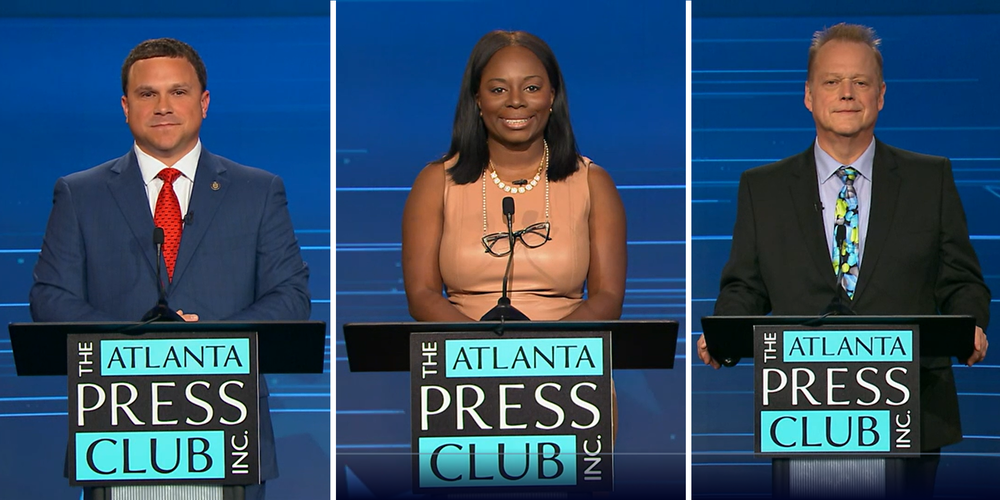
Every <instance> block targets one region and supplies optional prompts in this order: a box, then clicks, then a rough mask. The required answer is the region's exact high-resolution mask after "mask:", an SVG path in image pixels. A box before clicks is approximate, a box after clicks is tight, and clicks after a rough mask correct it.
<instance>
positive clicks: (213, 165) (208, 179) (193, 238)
mask: <svg viewBox="0 0 1000 500" xmlns="http://www.w3.org/2000/svg"><path fill="white" fill-rule="evenodd" d="M225 174H226V167H225V166H223V165H222V163H221V162H220V161H219V160H218V158H217V157H216V156H215V155H213V154H211V153H209V152H208V151H207V150H205V149H204V148H202V150H201V157H200V158H198V170H197V172H196V173H195V176H194V188H193V189H192V191H191V200H190V202H189V203H188V212H187V214H188V217H189V219H188V220H189V221H190V222H189V223H186V224H184V232H183V233H182V234H181V246H180V248H179V249H178V250H177V264H176V266H175V267H174V279H173V281H171V283H170V286H171V288H173V287H174V286H176V285H177V283H178V282H179V281H180V280H181V279H183V277H184V271H185V270H186V269H187V267H188V265H189V264H190V263H191V258H192V257H193V256H194V252H195V249H197V248H198V245H199V244H201V240H202V238H204V236H205V233H206V232H207V231H208V226H209V224H208V223H209V222H210V221H211V220H212V218H213V217H215V212H216V211H217V210H218V209H219V205H220V204H221V203H222V199H223V198H224V197H225V195H226V190H227V188H228V187H229V180H228V178H227V177H226V175H225Z"/></svg>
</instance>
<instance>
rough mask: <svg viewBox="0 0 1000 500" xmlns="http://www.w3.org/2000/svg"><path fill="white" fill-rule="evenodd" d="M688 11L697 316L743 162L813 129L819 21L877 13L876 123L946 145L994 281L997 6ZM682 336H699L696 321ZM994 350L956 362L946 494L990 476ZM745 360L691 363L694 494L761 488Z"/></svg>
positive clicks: (800, 5)
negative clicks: (808, 79)
mask: <svg viewBox="0 0 1000 500" xmlns="http://www.w3.org/2000/svg"><path fill="white" fill-rule="evenodd" d="M693 15H694V19H693V21H692V71H693V73H692V77H691V80H692V98H691V101H692V121H693V123H692V165H691V168H692V181H693V184H692V188H691V189H692V207H691V213H692V225H693V236H692V241H691V245H692V254H693V261H694V264H693V269H692V274H693V281H692V284H691V287H692V317H693V318H694V319H695V321H694V325H699V323H698V322H697V319H698V318H701V317H702V316H706V315H710V314H711V313H712V309H713V307H714V306H715V303H714V300H715V297H716V295H717V294H718V290H719V275H720V273H721V270H722V266H723V264H725V261H726V259H727V257H728V255H729V247H730V243H731V240H730V238H731V235H732V229H733V223H734V221H735V217H736V190H737V184H738V182H739V176H740V173H741V172H743V171H744V170H745V169H748V168H752V167H755V166H758V165H763V164H765V163H769V162H772V161H776V160H778V159H781V158H785V157H788V156H791V155H793V154H797V153H799V152H801V151H803V150H804V149H806V148H807V147H808V146H809V144H810V143H811V141H812V140H813V138H814V137H815V126H814V123H813V120H812V116H811V115H810V113H809V111H808V110H806V108H805V106H804V105H803V103H802V98H803V86H804V82H805V69H806V57H807V52H808V48H809V43H810V40H811V38H812V34H813V32H814V31H816V30H818V29H821V28H823V27H824V26H831V25H833V24H836V23H838V22H842V21H847V22H853V23H861V24H866V25H869V26H872V27H874V28H875V29H876V30H877V32H878V34H879V35H880V37H881V38H882V54H883V56H884V59H885V71H884V73H885V79H886V84H887V91H886V96H885V108H884V109H883V110H882V112H881V113H880V114H879V120H878V125H877V126H876V128H875V133H876V135H877V136H878V137H879V139H881V140H883V141H885V142H886V143H888V144H891V145H893V146H896V147H900V148H904V149H909V150H913V151H919V152H921V153H926V154H934V155H942V156H947V157H950V158H951V160H952V167H953V169H954V173H955V179H956V183H957V185H958V191H959V195H960V196H961V197H962V202H963V204H964V207H965V211H966V217H967V219H968V223H969V232H970V234H971V236H972V243H973V246H974V247H975V249H976V252H977V254H978V256H979V260H980V263H981V264H982V269H983V274H984V275H985V277H986V282H987V284H988V285H989V286H990V288H991V289H992V290H993V292H994V296H996V295H997V294H998V292H1000V229H998V226H997V223H996V213H997V211H998V208H1000V141H998V140H997V137H998V133H1000V103H998V101H997V99H996V98H995V96H996V94H997V91H998V89H1000V85H998V84H1000V69H998V66H997V64H996V62H997V60H998V56H1000V45H998V43H997V40H998V38H997V31H996V27H997V26H998V25H1000V8H998V6H997V5H996V4H995V3H994V2H982V1H957V2H948V3H945V2H898V1H887V2H864V1H845V2H837V3H835V4H834V3H824V4H814V3H809V2H794V1H790V0H771V1H769V2H766V3H759V2H755V3H749V2H735V1H721V0H720V1H715V2H700V1H696V2H695V3H694V7H693ZM997 302H998V300H996V299H994V300H993V305H992V307H991V311H992V313H993V316H994V318H996V315H997V313H998V312H1000V311H998V307H997ZM693 329H695V330H700V329H701V328H700V326H694V327H693ZM692 333H693V335H694V339H693V340H697V338H698V335H700V333H701V332H700V331H694V332H692ZM998 358H1000V356H998V355H997V353H996V352H992V353H990V355H988V356H987V358H986V360H985V362H984V363H982V364H980V365H977V366H976V367H974V368H968V367H965V366H964V365H956V368H955V377H956V381H957V384H958V392H959V404H960V408H961V412H962V430H963V433H964V436H965V439H964V441H962V443H960V444H958V445H954V446H950V447H947V448H945V449H944V450H943V456H942V459H941V465H940V469H939V471H938V476H937V477H938V482H937V487H936V495H937V496H938V497H940V498H968V497H970V496H977V495H984V494H985V492H991V495H990V496H992V494H993V493H995V491H997V488H1000V477H998V475H997V474H996V472H997V471H998V470H1000V430H998V427H997V418H996V415H997V414H998V413H1000V376H998V375H1000V364H998ZM752 366H753V364H752V363H746V362H745V363H741V364H740V365H738V366H736V367H734V368H728V369H722V370H719V371H714V370H712V369H711V368H708V367H705V366H703V365H702V364H701V363H700V362H697V363H695V364H694V368H693V370H692V385H693V387H692V395H691V401H692V433H693V435H692V453H693V456H692V462H693V468H692V482H693V488H694V497H695V498H709V497H711V498H715V497H726V498H758V497H761V496H768V495H770V491H771V470H770V469H771V468H770V462H769V461H768V460H766V459H754V458H753V454H752V452H753V409H754V405H753V395H752V390H753V375H752Z"/></svg>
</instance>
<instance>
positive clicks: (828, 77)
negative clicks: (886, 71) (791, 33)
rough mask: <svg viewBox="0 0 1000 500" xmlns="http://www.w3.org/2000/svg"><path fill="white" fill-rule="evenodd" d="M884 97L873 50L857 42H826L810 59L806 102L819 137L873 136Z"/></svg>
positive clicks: (883, 88) (882, 83) (883, 85)
mask: <svg viewBox="0 0 1000 500" xmlns="http://www.w3.org/2000/svg"><path fill="white" fill-rule="evenodd" d="M884 98H885V83H884V82H883V81H882V78H881V77H880V75H879V71H878V64H877V63H876V61H875V53H874V52H873V51H872V49H871V47H869V46H868V45H865V44H863V43H860V42H848V41H841V40H833V41H830V42H827V43H826V44H824V45H823V46H822V47H820V48H819V51H817V53H816V57H815V59H813V68H812V75H811V76H810V78H809V81H808V82H806V94H805V105H806V108H808V109H809V111H812V114H813V119H814V120H815V121H816V134H817V135H818V136H819V137H820V138H821V139H828V140H836V139H837V138H855V137H862V138H864V137H863V136H865V135H873V134H874V130H875V120H876V119H877V118H878V112H879V111H880V110H881V109H882V105H883V104H884Z"/></svg>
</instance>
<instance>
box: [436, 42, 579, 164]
mask: <svg viewBox="0 0 1000 500" xmlns="http://www.w3.org/2000/svg"><path fill="white" fill-rule="evenodd" d="M514 45H519V46H522V47H524V48H526V49H528V50H530V51H531V52H533V53H534V54H535V55H536V56H538V59H539V60H541V61H542V65H543V66H545V70H546V72H547V73H548V76H549V82H550V84H551V85H552V88H553V90H554V91H555V99H554V100H553V102H552V113H551V114H550V115H549V121H548V124H546V126H545V139H546V140H547V141H548V143H549V180H551V181H553V182H555V181H560V180H563V179H565V178H567V177H569V176H570V175H571V174H573V173H574V172H576V171H577V169H578V168H579V166H578V164H577V162H578V161H579V159H580V155H579V153H578V152H577V149H576V138H575V137H574V136H573V127H572V126H571V125H570V121H569V104H568V102H567V100H566V90H565V86H564V84H563V76H562V71H560V70H559V63H558V62H556V56H555V54H553V53H552V49H550V48H549V46H548V44H546V43H545V42H544V41H542V39H541V38H538V37H537V36H535V35H532V34H531V33H527V32H524V31H491V32H489V33H487V34H486V35H484V36H483V37H482V38H480V39H479V42H477V43H476V46H475V47H473V48H472V54H471V55H470V56H469V62H468V64H466V66H465V74H464V75H463V76H462V88H461V90H460V91H459V94H458V105H457V106H456V107H455V123H454V125H453V126H452V131H451V147H450V148H449V149H448V153H447V154H445V155H444V157H442V158H441V159H440V160H439V161H442V162H443V161H446V160H450V159H451V158H454V157H455V155H458V162H457V163H455V165H454V166H453V167H451V168H449V169H448V174H449V175H451V178H452V180H453V181H455V183H456V184H469V183H470V182H475V181H477V180H479V178H480V177H481V176H482V175H483V171H484V170H485V169H486V167H487V165H489V161H490V152H489V148H488V147H487V146H486V126H485V125H484V124H483V120H482V119H481V118H480V116H479V107H478V106H477V105H476V94H477V93H478V92H479V83H480V80H481V79H482V76H483V68H485V67H486V64H487V63H488V62H489V61H490V58H491V57H493V54H496V53H497V51H499V50H500V49H502V48H504V47H510V46H514Z"/></svg>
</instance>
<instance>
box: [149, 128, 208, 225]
mask: <svg viewBox="0 0 1000 500" xmlns="http://www.w3.org/2000/svg"><path fill="white" fill-rule="evenodd" d="M132 147H133V149H135V157H136V159H137V160H138V161H139V171H140V172H142V182H143V183H145V184H146V197H147V198H149V213H150V215H152V216H154V217H155V216H156V198H157V197H159V196H160V189H161V188H162V187H163V181H162V180H161V179H159V178H157V177H156V174H158V173H160V170H163V169H165V168H168V167H167V166H166V165H164V164H163V162H161V161H160V160H157V159H156V158H153V157H152V156H149V155H148V154H146V153H145V152H144V151H143V150H142V149H140V148H139V145H138V144H135V145H133V146H132ZM199 158H201V140H199V141H198V143H197V144H195V146H194V149H192V150H191V151H189V152H188V154H186V155H184V156H183V157H182V158H181V159H180V160H177V163H175V164H174V165H173V168H176V169H177V170H180V171H181V176H180V177H178V178H177V180H175V181H174V193H175V194H176V195H177V202H178V203H180V205H181V217H186V216H187V211H188V204H189V203H190V202H191V191H192V190H193V189H194V174H195V172H196V171H197V170H198V159H199Z"/></svg>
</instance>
